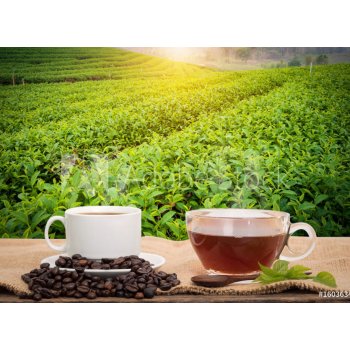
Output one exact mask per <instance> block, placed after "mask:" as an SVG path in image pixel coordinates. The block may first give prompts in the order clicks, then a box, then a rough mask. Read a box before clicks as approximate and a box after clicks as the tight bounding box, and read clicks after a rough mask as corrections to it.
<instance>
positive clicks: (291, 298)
mask: <svg viewBox="0 0 350 350" xmlns="http://www.w3.org/2000/svg"><path fill="white" fill-rule="evenodd" d="M349 301H350V297H346V298H335V297H334V298H332V297H328V298H324V297H320V296H319V295H318V294H317V293H311V292H304V291H300V290H298V289H295V290H290V291H287V292H283V293H278V294H266V295H211V296H208V295H169V296H163V295H158V296H155V297H154V298H153V299H142V300H136V299H127V298H98V299H94V300H89V299H86V298H82V299H75V298H55V299H44V300H42V301H40V302H44V303H57V302H58V303H69V302H74V303H82V302H83V303H320V302H321V303H341V302H349ZM32 302H33V301H32V300H28V299H20V298H18V297H17V296H16V295H14V294H12V293H10V292H8V291H7V290H5V289H3V288H0V303H32Z"/></svg>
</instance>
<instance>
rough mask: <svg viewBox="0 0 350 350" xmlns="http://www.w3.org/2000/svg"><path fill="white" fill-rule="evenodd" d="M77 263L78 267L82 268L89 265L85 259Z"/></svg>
mask: <svg viewBox="0 0 350 350" xmlns="http://www.w3.org/2000/svg"><path fill="white" fill-rule="evenodd" d="M78 262H79V265H80V266H82V267H84V266H86V265H87V264H88V263H89V261H88V260H87V259H80V260H79V261H78Z"/></svg>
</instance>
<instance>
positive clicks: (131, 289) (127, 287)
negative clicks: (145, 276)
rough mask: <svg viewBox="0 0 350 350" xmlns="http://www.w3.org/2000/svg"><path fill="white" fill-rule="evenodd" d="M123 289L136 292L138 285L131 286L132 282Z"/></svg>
mask: <svg viewBox="0 0 350 350" xmlns="http://www.w3.org/2000/svg"><path fill="white" fill-rule="evenodd" d="M124 289H125V290H126V291H128V292H130V293H136V292H137V291H138V287H135V286H133V285H132V284H127V285H126V286H125V287H124Z"/></svg>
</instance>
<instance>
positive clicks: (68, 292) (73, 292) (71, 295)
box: [66, 290, 76, 297]
mask: <svg viewBox="0 0 350 350" xmlns="http://www.w3.org/2000/svg"><path fill="white" fill-rule="evenodd" d="M75 293H76V291H75V290H68V291H67V293H66V296H67V297H73V296H74V294H75Z"/></svg>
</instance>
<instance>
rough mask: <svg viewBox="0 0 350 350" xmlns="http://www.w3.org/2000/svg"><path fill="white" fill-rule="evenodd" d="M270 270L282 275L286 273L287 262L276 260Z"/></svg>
mask: <svg viewBox="0 0 350 350" xmlns="http://www.w3.org/2000/svg"><path fill="white" fill-rule="evenodd" d="M272 269H273V271H276V272H277V273H280V274H284V273H286V272H287V271H288V261H285V260H276V261H275V263H274V264H273V266H272Z"/></svg>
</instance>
